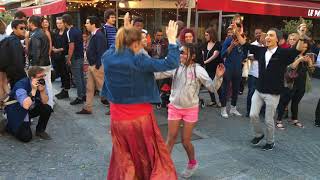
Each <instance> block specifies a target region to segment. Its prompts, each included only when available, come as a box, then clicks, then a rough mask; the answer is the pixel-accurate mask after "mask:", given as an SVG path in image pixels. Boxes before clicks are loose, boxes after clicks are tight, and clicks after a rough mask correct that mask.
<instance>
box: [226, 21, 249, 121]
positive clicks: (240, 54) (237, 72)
mask: <svg viewBox="0 0 320 180" xmlns="http://www.w3.org/2000/svg"><path fill="white" fill-rule="evenodd" d="M237 31H240V27H237ZM221 57H222V58H226V59H225V62H224V65H225V67H226V72H225V74H224V77H223V83H222V88H221V95H220V101H221V116H222V117H224V118H228V117H229V115H228V113H227V107H226V105H227V94H228V89H229V86H230V84H232V95H231V108H230V115H235V116H242V114H241V113H239V111H238V110H237V100H238V94H239V88H240V82H241V77H242V61H243V60H244V59H245V58H246V57H247V51H246V50H245V48H243V47H242V46H241V45H240V44H239V42H238V40H237V39H234V38H233V37H228V38H227V39H226V40H225V41H224V43H223V46H222V50H221Z"/></svg>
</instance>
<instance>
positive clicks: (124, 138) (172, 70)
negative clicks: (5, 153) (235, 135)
mask: <svg viewBox="0 0 320 180" xmlns="http://www.w3.org/2000/svg"><path fill="white" fill-rule="evenodd" d="M116 20H117V19H116V13H115V12H114V11H113V10H111V9H109V10H106V11H105V13H104V23H102V22H101V21H100V19H99V18H98V17H96V16H89V17H87V18H86V21H85V25H84V27H85V28H84V29H83V30H81V29H79V28H77V27H75V26H74V25H73V19H72V16H71V15H69V14H64V15H62V16H61V17H57V18H56V19H55V21H56V29H55V30H51V29H50V27H52V26H50V25H49V21H48V19H46V18H45V17H40V16H31V17H29V18H27V16H26V15H25V14H24V13H23V12H17V13H16V14H15V17H14V20H13V21H12V22H11V23H10V24H9V25H8V26H7V28H6V25H5V23H4V22H3V21H0V24H1V25H0V47H1V55H0V56H1V58H2V59H1V63H0V98H1V99H0V101H1V104H0V105H1V107H2V108H4V112H5V114H6V118H7V121H6V125H5V127H6V130H7V132H9V133H10V134H12V135H13V136H15V137H16V138H17V139H19V140H21V141H23V142H29V141H31V139H32V131H31V128H30V126H31V119H32V118H34V117H37V116H39V120H38V125H37V127H36V133H35V135H36V136H39V137H40V138H42V139H47V140H49V139H51V137H50V136H49V134H47V133H46V127H47V124H48V121H49V119H50V116H51V114H52V112H53V111H54V106H55V103H57V102H58V101H56V100H55V99H54V97H56V99H59V100H60V99H69V90H70V88H72V87H75V88H76V91H77V96H76V97H75V98H74V99H73V100H72V101H70V105H77V104H84V105H83V107H82V109H81V110H79V111H78V112H75V113H76V114H80V115H86V114H92V113H94V109H93V107H94V106H93V101H94V96H95V95H96V94H97V93H98V94H99V96H100V101H101V103H102V104H103V105H104V106H107V107H109V108H106V109H107V111H106V115H110V120H111V135H112V143H113V149H112V155H111V162H110V167H109V171H108V179H177V173H176V170H175V167H174V164H173V161H172V160H171V157H170V153H171V151H172V149H173V146H174V144H175V141H176V139H177V135H178V132H179V129H180V125H181V124H183V128H182V144H183V147H184V148H185V150H186V153H187V158H188V164H187V166H186V168H185V170H184V171H183V172H182V176H183V177H186V178H187V177H191V176H192V175H193V173H194V172H195V171H196V169H197V168H198V165H199V163H198V161H197V158H196V155H195V147H194V146H193V144H192V142H191V135H192V131H193V128H194V127H195V125H196V123H197V121H198V120H199V117H198V115H199V102H200V101H201V100H200V98H199V93H200V89H201V88H207V89H208V91H209V95H210V100H211V101H210V102H208V103H207V106H214V107H217V108H220V109H221V112H220V113H221V116H222V117H223V118H229V115H233V116H242V113H240V112H239V110H238V108H237V99H238V95H241V94H243V91H244V85H245V83H247V85H248V94H247V107H246V111H247V112H245V115H246V116H247V117H250V119H251V124H252V126H253V130H254V138H253V139H252V140H251V143H252V144H253V145H258V144H259V143H260V142H261V141H262V139H263V138H264V137H265V136H266V144H265V145H264V146H263V147H262V149H263V150H272V149H273V148H274V145H275V139H274V131H275V128H278V129H282V130H283V129H285V126H284V123H283V118H284V117H285V116H286V115H285V114H286V111H288V110H287V109H288V104H289V103H290V102H291V120H289V122H290V123H291V124H292V125H294V126H296V127H299V128H303V127H304V126H303V124H302V122H300V121H299V117H298V109H299V108H298V106H299V103H300V101H301V99H302V98H303V96H304V94H305V92H308V91H310V89H311V82H310V76H311V74H312V72H313V71H314V68H315V67H314V63H315V59H316V58H315V57H314V54H316V55H318V54H319V47H315V45H314V43H312V41H311V39H310V38H309V37H308V36H307V35H306V34H307V31H308V29H307V26H306V24H305V23H304V22H302V23H301V25H300V26H299V27H297V33H293V34H290V35H289V36H288V38H285V37H284V35H283V33H282V32H281V31H280V30H278V29H276V28H270V29H269V30H268V31H266V32H263V29H261V28H256V29H255V31H254V35H255V40H254V41H250V40H249V38H248V37H247V36H246V34H245V33H244V28H243V22H242V20H241V17H240V16H239V15H236V16H235V17H234V19H233V20H232V24H231V25H230V26H229V28H228V29H227V32H226V38H225V39H224V41H222V42H219V41H218V38H217V32H216V30H215V29H214V28H212V27H210V28H208V29H206V30H205V33H204V37H205V39H204V41H205V42H204V43H196V35H195V33H194V31H193V30H192V29H190V28H185V27H184V23H183V22H181V21H177V22H174V21H170V22H169V23H168V26H167V27H166V29H165V30H163V29H161V28H158V29H156V30H155V31H154V36H153V37H152V35H150V34H149V33H148V31H147V30H145V29H144V20H143V18H141V17H136V18H133V20H132V21H131V18H130V15H129V14H128V13H127V14H126V15H125V17H124V27H121V28H120V29H117V28H116V27H115V22H116ZM164 32H165V34H166V38H165V34H164ZM52 67H53V68H54V72H55V74H57V75H56V76H59V77H60V78H61V91H60V92H59V93H58V94H56V95H54V94H53V88H52V79H54V78H53V74H52ZM164 86H169V87H170V90H171V91H170V94H169V99H168V101H167V102H168V103H165V104H164V105H163V106H162V107H166V108H167V109H168V135H167V139H166V142H165V141H164V140H163V138H162V137H161V134H160V131H159V128H158V126H157V123H156V119H155V116H154V113H153V106H152V105H154V104H158V105H159V104H161V101H165V99H163V98H162V96H160V92H161V90H162V89H163V87H164ZM229 97H230V98H231V107H230V110H229V111H228V109H229V108H228V109H227V102H228V99H229ZM261 113H262V114H264V115H265V124H266V127H267V128H266V131H264V130H263V129H262V127H261V123H260V120H259V118H260V114H261ZM276 114H277V117H276V119H274V116H275V115H276ZM315 126H317V127H320V100H319V102H318V106H317V108H316V121H315ZM264 132H266V133H264Z"/></svg>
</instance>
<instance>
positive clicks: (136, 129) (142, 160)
mask: <svg viewBox="0 0 320 180" xmlns="http://www.w3.org/2000/svg"><path fill="white" fill-rule="evenodd" d="M111 134H112V143H113V147H112V155H111V161H110V166H109V170H108V177H107V179H108V180H149V179H151V180H176V179H177V174H176V169H175V167H174V164H173V161H172V160H171V157H170V154H169V152H168V150H167V147H166V145H165V143H164V141H163V139H162V136H161V134H160V130H159V127H158V126H157V123H156V120H155V116H154V114H153V112H151V113H150V114H148V115H143V116H139V117H136V118H134V119H130V120H121V121H117V120H112V119H111Z"/></svg>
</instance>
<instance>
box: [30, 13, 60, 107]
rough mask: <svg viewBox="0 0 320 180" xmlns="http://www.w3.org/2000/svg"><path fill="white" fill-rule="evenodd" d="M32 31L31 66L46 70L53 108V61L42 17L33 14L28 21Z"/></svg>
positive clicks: (50, 102)
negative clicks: (43, 29) (42, 26)
mask: <svg viewBox="0 0 320 180" xmlns="http://www.w3.org/2000/svg"><path fill="white" fill-rule="evenodd" d="M28 26H29V29H30V31H31V34H30V44H29V50H28V51H29V52H28V53H29V60H30V65H31V66H40V67H42V68H43V69H44V70H45V73H46V77H45V81H46V88H47V91H48V96H49V102H48V104H49V105H50V106H51V108H53V105H54V102H53V90H52V83H51V63H50V58H49V47H50V45H49V39H48V37H47V36H46V34H45V33H44V32H43V31H42V29H41V17H40V16H31V17H30V18H29V21H28Z"/></svg>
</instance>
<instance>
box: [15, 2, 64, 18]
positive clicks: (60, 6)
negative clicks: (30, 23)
mask: <svg viewBox="0 0 320 180" xmlns="http://www.w3.org/2000/svg"><path fill="white" fill-rule="evenodd" d="M19 10H20V11H23V12H24V13H25V14H26V15H27V16H32V15H37V16H44V15H52V14H59V13H63V12H66V10H67V5H66V0H58V1H54V2H52V3H48V4H43V5H39V6H31V7H25V8H19Z"/></svg>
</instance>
